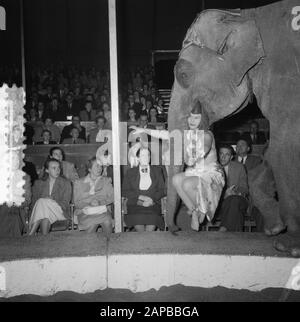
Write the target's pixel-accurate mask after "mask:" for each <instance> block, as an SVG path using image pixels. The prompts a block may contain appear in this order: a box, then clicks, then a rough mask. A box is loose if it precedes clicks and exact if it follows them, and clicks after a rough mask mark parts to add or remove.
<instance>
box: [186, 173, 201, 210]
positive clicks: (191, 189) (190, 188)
mask: <svg viewBox="0 0 300 322" xmlns="http://www.w3.org/2000/svg"><path fill="white" fill-rule="evenodd" d="M198 184H199V177H185V179H184V180H183V182H182V189H183V191H184V192H185V193H186V194H187V195H188V196H189V198H190V200H191V201H192V203H193V205H194V208H195V207H196V206H197V193H198Z"/></svg>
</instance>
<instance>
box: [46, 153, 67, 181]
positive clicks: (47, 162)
mask: <svg viewBox="0 0 300 322" xmlns="http://www.w3.org/2000/svg"><path fill="white" fill-rule="evenodd" d="M50 162H57V163H58V164H59V166H60V168H61V164H60V162H59V161H58V160H57V159H54V158H51V157H48V158H47V159H46V161H45V163H44V168H43V175H42V180H44V181H45V180H47V179H48V178H49V174H48V173H47V172H46V170H48V169H49V164H50ZM60 175H62V174H60Z"/></svg>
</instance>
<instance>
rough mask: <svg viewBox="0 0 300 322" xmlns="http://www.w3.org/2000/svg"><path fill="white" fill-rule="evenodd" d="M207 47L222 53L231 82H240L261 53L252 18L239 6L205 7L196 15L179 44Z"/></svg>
mask: <svg viewBox="0 0 300 322" xmlns="http://www.w3.org/2000/svg"><path fill="white" fill-rule="evenodd" d="M191 44H195V45H197V46H199V47H207V48H209V49H212V50H214V51H216V52H217V53H218V54H219V55H221V56H223V57H224V60H225V59H226V60H227V61H228V63H229V65H231V66H232V67H231V70H232V71H234V76H233V82H234V84H235V85H236V86H238V85H240V83H241V81H242V79H243V77H244V75H245V74H246V73H247V71H248V70H249V69H250V68H251V67H252V66H254V65H255V64H257V63H258V62H259V61H260V59H261V58H262V57H263V56H264V49H263V44H262V40H261V37H260V34H259V31H258V29H257V26H256V24H255V21H254V20H247V19H245V18H244V17H242V12H241V11H240V10H236V11H230V12H229V11H224V10H211V9H210V10H205V11H203V12H201V14H199V15H198V17H197V18H196V19H195V21H194V22H193V24H192V25H191V27H190V28H189V30H188V32H187V34H186V37H185V39H184V41H183V44H182V50H184V49H185V48H187V47H188V46H189V45H191Z"/></svg>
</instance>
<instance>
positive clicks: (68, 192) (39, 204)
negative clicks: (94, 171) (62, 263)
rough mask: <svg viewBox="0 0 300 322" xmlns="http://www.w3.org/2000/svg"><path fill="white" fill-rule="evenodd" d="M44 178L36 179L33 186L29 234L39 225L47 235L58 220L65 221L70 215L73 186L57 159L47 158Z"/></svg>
mask: <svg viewBox="0 0 300 322" xmlns="http://www.w3.org/2000/svg"><path fill="white" fill-rule="evenodd" d="M44 169H45V173H44V177H43V178H42V179H39V180H37V181H35V183H34V185H33V188H32V202H31V206H32V213H31V217H30V221H29V235H34V234H35V233H36V232H37V231H38V229H39V227H40V229H41V232H42V234H43V235H47V234H48V233H49V231H50V227H51V225H52V224H54V223H55V222H56V221H65V222H66V226H67V225H68V223H67V218H68V216H69V207H70V201H71V196H72V188H71V183H70V181H69V180H67V179H65V178H63V177H61V176H60V172H61V166H60V162H59V161H58V160H56V159H47V160H46V163H45V166H44Z"/></svg>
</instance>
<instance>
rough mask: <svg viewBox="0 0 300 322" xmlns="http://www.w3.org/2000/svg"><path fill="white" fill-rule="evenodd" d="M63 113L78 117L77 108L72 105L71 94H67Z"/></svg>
mask: <svg viewBox="0 0 300 322" xmlns="http://www.w3.org/2000/svg"><path fill="white" fill-rule="evenodd" d="M64 113H65V114H66V115H67V116H69V115H78V113H79V110H78V106H76V105H74V103H73V96H72V94H68V95H67V97H66V101H65V105H64Z"/></svg>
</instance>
